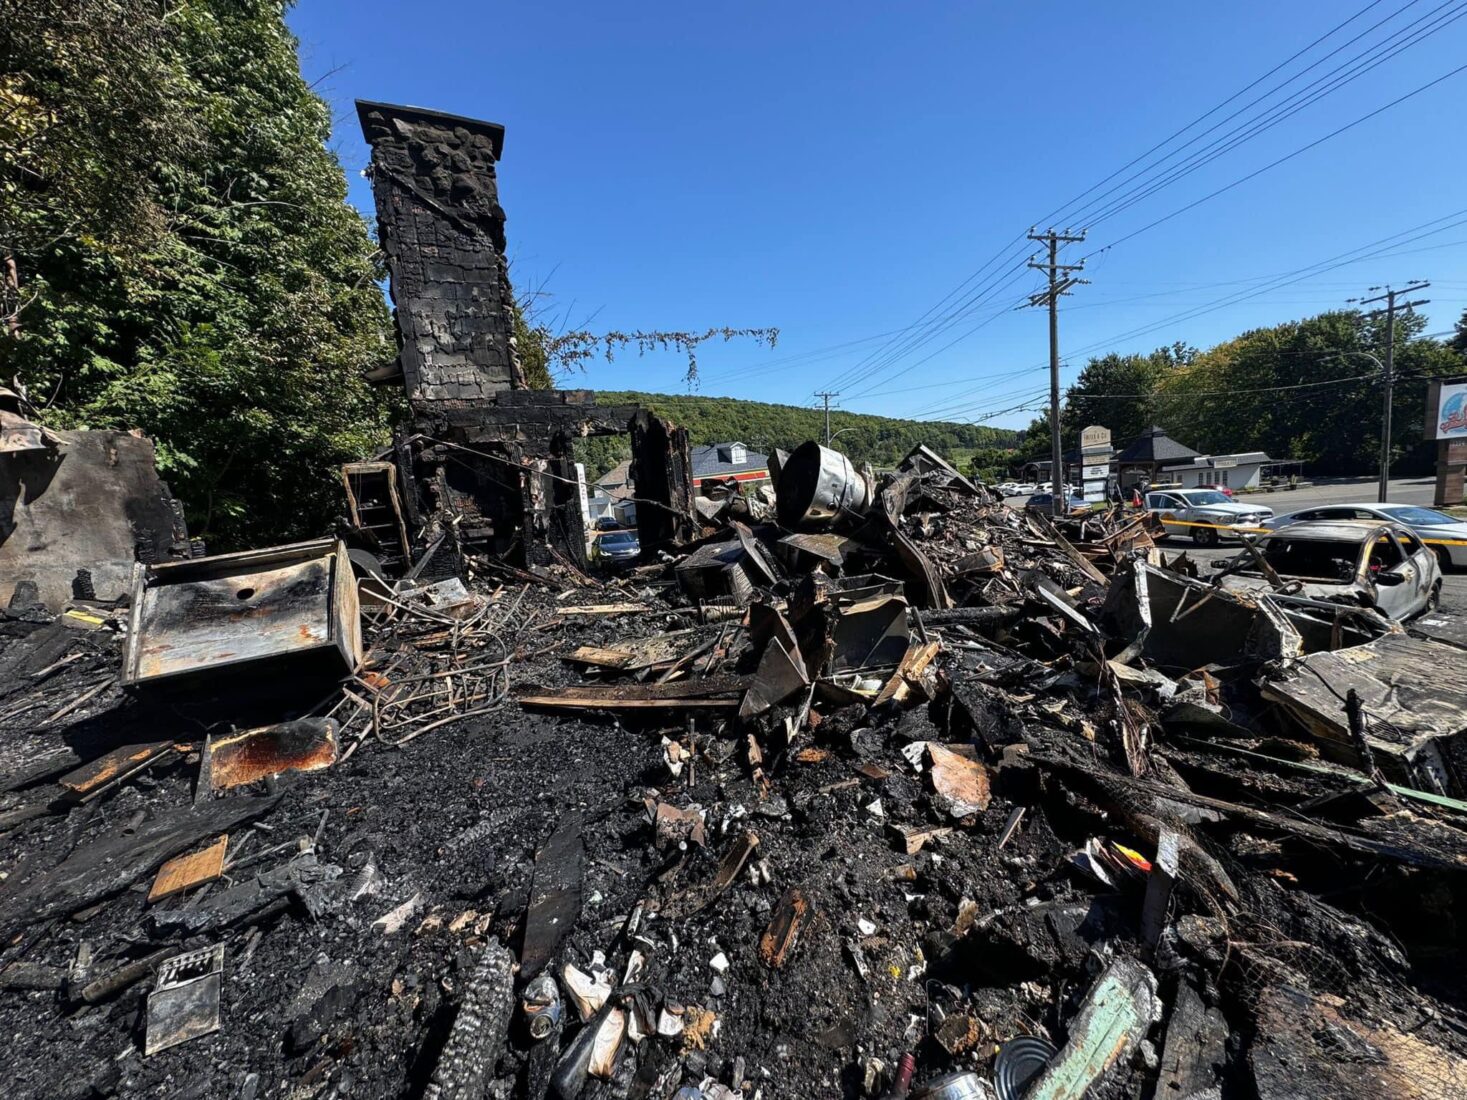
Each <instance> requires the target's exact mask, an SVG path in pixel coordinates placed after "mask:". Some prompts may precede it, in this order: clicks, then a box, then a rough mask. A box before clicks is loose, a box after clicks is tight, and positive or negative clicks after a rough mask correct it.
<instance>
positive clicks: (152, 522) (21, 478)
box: [0, 431, 188, 611]
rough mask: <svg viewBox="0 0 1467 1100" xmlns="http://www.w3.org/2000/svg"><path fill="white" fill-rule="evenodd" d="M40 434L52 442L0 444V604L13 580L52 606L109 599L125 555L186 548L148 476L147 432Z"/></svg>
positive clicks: (168, 554) (153, 476)
mask: <svg viewBox="0 0 1467 1100" xmlns="http://www.w3.org/2000/svg"><path fill="white" fill-rule="evenodd" d="M46 435H47V437H48V438H50V439H53V440H55V441H57V445H56V446H54V447H43V448H40V449H26V450H19V451H6V452H3V453H0V604H4V603H6V602H7V601H8V600H9V599H10V596H11V594H12V593H13V592H14V591H15V586H16V585H17V584H20V583H21V582H23V581H29V582H31V583H33V584H35V586H36V589H37V592H38V593H39V595H40V599H41V602H42V603H44V604H45V605H46V606H47V607H48V608H50V609H51V610H53V611H55V610H60V609H61V607H63V606H64V605H65V604H66V602H67V601H68V600H70V599H73V598H74V597H77V596H87V597H91V596H93V595H95V597H96V598H98V599H103V600H112V599H116V598H118V597H120V596H123V595H125V594H126V593H127V591H128V588H129V586H130V584H131V582H132V571H133V565H134V563H136V562H139V561H141V562H150V563H152V562H163V561H167V560H169V559H171V558H179V557H187V556H188V532H187V530H186V529H185V527H184V523H183V512H182V509H181V508H180V507H179V504H178V502H177V501H176V500H174V499H173V495H172V494H171V493H170V492H169V491H168V486H167V485H165V484H164V483H163V482H162V480H161V479H160V478H159V477H158V470H157V467H156V465H155V464H154V453H153V443H152V441H151V440H149V439H147V438H145V437H143V436H141V435H133V434H130V433H128V432H107V431H93V432H47V433H46ZM79 573H80V574H81V577H80V579H79V577H78V574H79Z"/></svg>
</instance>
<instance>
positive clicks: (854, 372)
mask: <svg viewBox="0 0 1467 1100" xmlns="http://www.w3.org/2000/svg"><path fill="white" fill-rule="evenodd" d="M1380 2H1381V0H1372V2H1371V3H1369V4H1367V5H1366V6H1365V7H1363V8H1361V9H1360V10H1359V11H1357V12H1356V13H1355V14H1354V15H1351V16H1350V17H1349V18H1347V19H1345V20H1344V21H1342V22H1341V23H1339V24H1337V25H1336V26H1334V27H1332V28H1331V29H1330V30H1329V31H1327V32H1325V34H1323V35H1321V36H1320V37H1318V38H1316V39H1315V40H1314V41H1313V42H1311V43H1309V44H1308V45H1307V46H1305V47H1304V48H1303V49H1301V50H1298V51H1296V52H1295V53H1294V54H1292V55H1290V56H1289V57H1288V58H1286V59H1285V60H1284V61H1283V62H1281V63H1280V64H1278V65H1276V66H1274V67H1273V68H1272V69H1270V70H1269V71H1268V72H1266V73H1264V74H1263V75H1262V76H1260V77H1258V78H1256V79H1255V80H1253V81H1252V82H1250V83H1249V84H1247V85H1245V86H1244V87H1243V88H1242V89H1240V90H1239V91H1237V92H1235V93H1233V94H1232V95H1231V96H1229V97H1228V98H1227V99H1225V100H1223V101H1222V102H1221V103H1219V104H1218V105H1216V106H1215V107H1213V108H1211V109H1209V110H1208V111H1206V112H1204V113H1203V114H1202V115H1200V116H1198V118H1196V119H1194V120H1193V121H1192V122H1189V123H1188V124H1187V125H1186V126H1184V127H1182V128H1181V129H1180V130H1177V131H1176V132H1175V133H1173V134H1171V135H1170V136H1168V137H1167V138H1165V139H1163V140H1162V141H1161V142H1159V143H1157V144H1156V145H1154V146H1152V148H1151V149H1149V150H1147V151H1146V152H1145V153H1142V154H1141V155H1140V156H1139V157H1136V158H1133V159H1132V160H1131V161H1130V162H1128V163H1127V164H1126V165H1123V166H1122V167H1121V168H1120V169H1117V171H1115V172H1113V173H1111V175H1109V176H1107V177H1105V179H1103V180H1101V181H1100V182H1099V183H1098V184H1095V185H1092V186H1091V187H1090V188H1088V189H1087V190H1085V191H1083V192H1081V193H1080V194H1079V195H1078V196H1076V197H1075V198H1074V199H1071V200H1069V202H1067V203H1065V204H1064V205H1063V206H1062V207H1060V208H1059V210H1065V209H1068V208H1069V207H1071V206H1073V205H1074V204H1075V203H1077V202H1079V201H1080V200H1081V199H1084V198H1085V197H1086V196H1087V195H1089V194H1091V193H1093V192H1094V191H1095V190H1096V189H1097V188H1098V187H1101V186H1104V184H1106V183H1108V182H1109V181H1110V180H1112V179H1114V178H1115V177H1116V176H1117V175H1119V174H1120V173H1122V172H1124V171H1126V169H1128V168H1129V167H1131V166H1132V165H1134V164H1135V163H1137V161H1139V160H1143V159H1145V158H1146V157H1148V156H1150V155H1151V153H1153V152H1155V151H1157V150H1158V149H1160V148H1163V147H1164V146H1166V145H1167V144H1169V143H1170V142H1172V141H1174V140H1175V139H1176V138H1177V137H1180V136H1181V135H1182V134H1184V133H1186V132H1187V131H1188V130H1189V129H1192V128H1193V127H1194V126H1196V125H1197V124H1199V123H1200V122H1202V121H1204V120H1205V119H1207V118H1208V117H1209V116H1211V115H1212V114H1215V113H1216V112H1217V111H1218V110H1221V109H1222V108H1223V107H1225V106H1227V104H1229V103H1231V102H1233V101H1234V100H1236V99H1237V98H1239V97H1240V96H1242V95H1244V94H1246V93H1247V92H1248V91H1249V90H1251V89H1252V88H1254V87H1256V86H1257V85H1258V84H1260V83H1262V82H1263V81H1265V80H1267V79H1268V78H1269V77H1270V76H1272V75H1273V74H1275V73H1277V72H1279V71H1281V70H1282V69H1284V68H1286V67H1287V66H1288V65H1290V64H1292V62H1293V61H1295V60H1297V59H1298V58H1299V57H1302V56H1303V55H1304V54H1306V53H1308V52H1309V51H1310V50H1312V49H1314V48H1315V47H1316V46H1318V45H1319V44H1320V43H1322V42H1324V41H1326V40H1327V39H1329V38H1330V37H1332V36H1333V35H1335V34H1336V33H1338V32H1339V31H1340V30H1342V29H1343V28H1344V27H1346V26H1348V25H1349V24H1350V23H1352V22H1354V21H1355V20H1356V19H1358V18H1360V17H1361V16H1362V15H1364V14H1365V13H1366V12H1368V11H1370V10H1371V9H1373V8H1375V7H1377V6H1378V4H1379V3H1380ZM1416 2H1418V0H1410V2H1409V3H1407V4H1406V5H1405V6H1404V7H1402V8H1400V9H1398V10H1397V11H1395V12H1394V13H1392V15H1390V16H1388V17H1387V19H1385V20H1382V21H1381V22H1380V23H1377V24H1374V25H1373V26H1372V27H1370V28H1368V29H1367V30H1366V31H1365V32H1363V34H1368V33H1370V31H1372V30H1374V29H1376V28H1377V27H1379V26H1380V25H1381V24H1382V23H1384V22H1388V21H1389V20H1390V19H1393V18H1395V17H1396V16H1397V15H1399V14H1400V13H1401V12H1402V11H1404V10H1405V9H1406V8H1407V7H1410V6H1411V5H1412V4H1414V3H1416ZM1362 36H1363V35H1357V36H1356V37H1355V38H1354V39H1351V40H1350V41H1349V42H1347V43H1345V46H1341V47H1339V48H1337V49H1336V50H1335V51H1332V52H1331V53H1330V54H1328V55H1326V57H1325V58H1323V59H1321V61H1323V60H1326V59H1327V58H1328V57H1330V56H1333V55H1334V53H1338V52H1339V50H1340V49H1343V48H1345V47H1346V46H1348V45H1350V44H1351V43H1353V42H1355V41H1358V40H1359V38H1360V37H1362ZM1319 63H1321V62H1315V63H1314V65H1311V66H1310V67H1309V68H1313V67H1315V66H1316V65H1318V64H1319ZM1309 68H1306V69H1305V70H1304V72H1308V71H1309ZM1300 75H1303V74H1302V73H1301V74H1296V75H1295V76H1294V77H1291V78H1290V80H1289V81H1286V82H1285V85H1280V86H1279V87H1283V86H1286V85H1287V83H1291V82H1292V81H1293V80H1295V79H1298V77H1299V76H1300ZM1277 90H1278V89H1277V88H1275V89H1272V90H1270V92H1268V93H1266V95H1265V97H1260V98H1266V96H1267V95H1272V94H1273V92H1274V91H1277ZM1256 102H1258V100H1254V101H1253V103H1256ZM1251 105H1252V104H1251V103H1250V104H1249V106H1251ZM1243 109H1244V110H1246V109H1247V108H1246V107H1245V108H1243ZM1236 114H1237V112H1235V113H1234V115H1232V116H1229V118H1232V117H1235V116H1236ZM1226 121H1227V120H1226V119H1225V120H1224V122H1226ZM1219 125H1221V123H1220V124H1219ZM1215 128H1216V127H1214V129H1215ZM1208 132H1211V131H1210V130H1209V131H1206V132H1204V134H1203V135H1200V136H1205V134H1206V133H1208ZM1195 140H1197V139H1195V138H1194V139H1193V141H1195ZM1190 144H1192V142H1189V143H1188V145H1190ZM1186 147H1187V146H1185V145H1184V146H1183V147H1182V148H1186ZM1171 155H1175V154H1171ZM1111 190H1112V191H1114V190H1115V188H1112V189H1111ZM1110 193H1111V192H1106V194H1107V195H1108V194H1110ZM1102 197H1104V196H1102ZM1055 213H1058V211H1056V212H1055ZM1053 216H1054V215H1046V216H1045V217H1044V218H1041V219H1039V220H1040V221H1051V220H1052V219H1053ZM1069 220H1071V221H1073V220H1075V219H1073V218H1071V219H1069ZM1016 239H1017V238H1016ZM1013 243H1014V242H1010V243H1009V244H1007V245H1005V246H1003V248H1000V249H999V251H998V252H997V253H996V254H995V255H994V257H993V258H991V259H990V260H989V261H988V262H987V263H985V264H984V265H983V267H981V268H980V269H979V270H978V272H975V273H974V274H973V275H972V276H969V278H968V279H966V280H964V282H963V283H962V284H959V287H958V288H957V289H956V290H955V291H950V292H949V293H948V294H947V295H946V296H944V298H943V299H941V300H940V301H939V302H938V303H937V304H936V305H934V306H933V307H929V309H928V310H927V312H926V313H924V314H923V315H922V317H920V318H918V321H917V322H916V323H914V324H915V325H920V324H922V322H923V321H924V320H926V319H927V318H928V317H930V316H931V314H932V313H934V312H935V311H936V310H938V309H940V308H941V307H942V305H943V304H944V303H946V302H947V301H949V300H950V299H951V298H953V297H954V296H955V294H956V293H957V292H958V291H961V289H962V288H963V287H964V286H966V285H968V284H969V283H970V282H972V281H973V280H974V279H975V278H977V277H978V276H979V275H980V274H981V273H982V272H983V271H984V270H987V268H989V267H991V266H992V265H993V264H994V263H995V262H997V261H998V258H999V257H1001V256H1003V255H1004V253H1005V252H1006V251H1008V250H1009V249H1011V248H1012V245H1013ZM1012 281H1017V280H1011V282H1012ZM974 297H975V298H976V297H977V296H974ZM972 301H973V299H971V298H970V300H969V303H965V304H964V305H963V306H960V307H959V308H958V309H957V310H954V311H952V312H950V313H949V314H948V315H947V316H946V317H945V318H939V319H938V320H937V321H935V322H928V323H927V328H928V329H929V330H931V331H927V332H925V333H923V334H920V335H919V336H918V337H915V338H909V339H908V340H907V341H906V342H905V343H904V342H902V341H894V342H891V343H889V344H888V345H884V346H883V347H882V348H879V349H877V351H876V352H875V353H873V355H871V356H868V357H867V358H866V359H863V360H862V361H861V362H859V363H857V364H855V365H854V366H853V367H851V368H848V369H847V370H846V371H845V372H842V373H841V374H839V375H837V376H836V378H835V379H833V380H832V382H831V383H830V384H831V385H845V386H849V385H852V384H859V382H861V381H865V380H866V379H867V378H869V377H872V376H873V374H875V373H878V372H879V371H880V370H882V369H885V368H886V367H888V366H891V365H894V364H895V363H896V362H898V361H900V359H901V358H902V357H904V356H905V355H908V354H910V353H911V352H912V351H914V350H916V349H917V348H918V347H920V346H921V345H922V344H923V343H925V342H927V341H928V340H930V339H931V338H932V337H933V336H935V335H937V334H938V333H939V332H941V331H944V330H945V328H947V327H950V326H951V324H952V323H956V320H957V319H959V318H960V317H961V316H962V315H963V313H964V312H966V311H968V310H969V309H970V308H972V307H971V305H970V303H971V302H972ZM944 322H946V323H944ZM910 327H913V326H909V328H910ZM972 331H976V328H975V329H973V330H970V332H969V334H971V332H972ZM964 338H966V337H964ZM948 346H951V345H948ZM924 361H925V360H924ZM914 365H915V364H914ZM907 369H908V370H910V369H912V368H910V367H909V368H907ZM903 373H905V372H903Z"/></svg>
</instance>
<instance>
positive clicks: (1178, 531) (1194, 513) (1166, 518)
mask: <svg viewBox="0 0 1467 1100" xmlns="http://www.w3.org/2000/svg"><path fill="white" fill-rule="evenodd" d="M1146 507H1147V510H1148V511H1150V512H1153V513H1154V514H1155V515H1156V518H1157V519H1159V520H1161V522H1162V525H1163V527H1164V528H1165V529H1166V533H1167V535H1168V536H1171V535H1186V536H1187V537H1189V538H1190V539H1191V540H1192V541H1193V542H1195V543H1196V544H1197V545H1198V546H1215V545H1217V542H1218V539H1219V538H1236V537H1237V535H1238V533H1239V532H1238V529H1239V528H1241V529H1242V530H1243V531H1244V532H1248V531H1256V530H1258V529H1259V528H1260V527H1262V526H1263V525H1264V523H1265V522H1266V521H1268V520H1270V519H1272V518H1273V509H1272V508H1266V507H1264V506H1263V505H1261V504H1235V503H1234V502H1233V501H1231V500H1229V499H1228V495H1227V494H1226V493H1222V492H1219V491H1218V490H1216V489H1154V490H1152V491H1151V492H1149V493H1147V494H1146Z"/></svg>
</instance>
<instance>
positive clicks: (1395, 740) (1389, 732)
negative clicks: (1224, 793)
mask: <svg viewBox="0 0 1467 1100" xmlns="http://www.w3.org/2000/svg"><path fill="white" fill-rule="evenodd" d="M1461 658H1462V651H1461V650H1460V649H1458V648H1456V647H1455V646H1451V645H1446V644H1444V643H1441V642H1434V641H1431V640H1429V639H1425V638H1412V637H1409V636H1408V635H1405V634H1387V635H1385V636H1384V637H1382V638H1378V639H1377V640H1375V641H1373V642H1370V643H1369V644H1367V645H1360V646H1354V647H1351V648H1349V649H1341V650H1337V651H1334V652H1324V653H1312V654H1310V655H1309V656H1308V657H1305V658H1304V659H1303V660H1302V661H1301V662H1300V663H1301V665H1302V666H1303V669H1301V670H1300V671H1298V672H1296V673H1295V674H1294V675H1292V676H1291V677H1290V678H1288V679H1278V680H1270V681H1267V682H1265V683H1264V685H1263V697H1264V698H1265V699H1267V700H1269V701H1271V702H1275V703H1279V704H1281V705H1282V706H1283V707H1284V709H1285V710H1286V711H1288V713H1289V714H1290V715H1292V716H1293V717H1294V718H1295V719H1296V720H1297V721H1298V722H1299V724H1300V725H1301V726H1302V727H1303V728H1304V729H1305V730H1306V731H1308V733H1309V735H1310V736H1311V737H1312V738H1313V739H1314V740H1315V741H1316V742H1317V743H1318V744H1319V746H1320V748H1321V750H1322V751H1323V752H1324V754H1325V755H1326V756H1327V757H1328V758H1330V759H1332V760H1335V761H1338V762H1343V763H1349V764H1352V765H1355V766H1358V764H1359V759H1358V754H1357V753H1356V751H1355V748H1354V746H1353V743H1352V742H1351V739H1350V735H1349V730H1348V726H1347V723H1346V719H1345V707H1344V704H1343V702H1342V701H1341V700H1342V698H1343V697H1344V696H1345V694H1346V693H1347V692H1348V691H1350V690H1351V689H1353V690H1355V691H1356V692H1358V693H1359V695H1360V701H1361V702H1362V703H1363V704H1364V706H1365V710H1366V712H1367V713H1368V714H1369V715H1370V719H1371V721H1370V724H1369V726H1368V728H1367V732H1366V740H1367V742H1368V743H1369V744H1370V746H1371V749H1372V751H1373V752H1374V753H1375V755H1376V759H1377V761H1378V762H1379V763H1380V765H1381V767H1382V768H1383V769H1385V771H1386V773H1387V775H1389V776H1390V778H1392V779H1394V780H1396V781H1397V782H1404V783H1406V784H1407V785H1408V786H1423V785H1424V786H1425V787H1426V789H1428V790H1435V791H1437V792H1439V793H1442V794H1459V793H1461V792H1462V790H1463V789H1464V787H1467V784H1464V779H1467V670H1464V668H1463V663H1462V659H1461Z"/></svg>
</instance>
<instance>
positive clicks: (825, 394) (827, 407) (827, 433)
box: [815, 390, 840, 447]
mask: <svg viewBox="0 0 1467 1100" xmlns="http://www.w3.org/2000/svg"><path fill="white" fill-rule="evenodd" d="M815 396H816V397H823V398H825V445H826V446H827V447H829V446H830V399H831V398H832V397H839V396H840V394H839V393H829V392H827V391H825V390H821V391H820V392H819V393H817V394H816V395H815Z"/></svg>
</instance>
